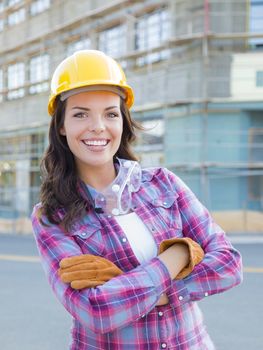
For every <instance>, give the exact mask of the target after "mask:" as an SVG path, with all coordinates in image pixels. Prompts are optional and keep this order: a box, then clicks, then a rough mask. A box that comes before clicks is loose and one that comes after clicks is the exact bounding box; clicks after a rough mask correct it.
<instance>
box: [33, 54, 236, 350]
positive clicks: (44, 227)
mask: <svg viewBox="0 0 263 350" xmlns="http://www.w3.org/2000/svg"><path fill="white" fill-rule="evenodd" d="M132 104H133V91H132V89H131V87H129V86H128V85H127V83H126V78H125V75H124V73H123V71H122V69H121V68H120V66H119V65H118V64H117V62H115V61H114V60H113V59H111V58H110V57H108V56H106V55H105V54H103V53H102V52H99V51H95V50H84V51H79V52H76V53H75V54H74V55H72V56H70V57H68V58H67V59H65V60H64V61H62V62H61V64H60V65H59V66H58V67H57V69H56V71H55V73H54V75H53V78H52V83H51V95H50V99H49V104H48V110H49V114H50V115H51V117H52V119H51V124H50V131H49V146H48V148H47V151H46V153H45V155H44V158H43V161H42V173H43V184H42V187H41V203H40V204H38V205H36V206H35V208H34V211H33V214H32V222H33V229H34V232H35V237H36V242H37V246H38V249H39V253H40V256H41V259H42V263H43V267H44V270H45V272H46V275H47V277H48V280H49V283H50V285H51V287H52V289H53V291H54V293H55V294H56V296H57V298H58V299H59V300H60V302H61V303H62V304H63V305H64V307H65V308H66V309H67V310H68V312H69V313H70V314H71V315H72V317H73V330H72V344H71V349H75V350H76V349H78V350H82V349H83V350H84V349H85V350H86V349H118V350H122V349H125V350H129V349H136V350H140V349H144V350H145V349H149V350H153V349H176V350H189V349H190V350H200V349H202V350H206V349H209V350H211V349H214V346H213V343H212V341H211V339H210V337H209V335H208V334H207V332H206V329H205V326H204V324H203V320H202V315H201V312H200V310H199V308H198V306H197V304H196V303H195V301H197V300H200V299H202V298H204V297H206V296H208V295H212V294H215V293H220V292H223V291H225V290H227V289H229V288H231V287H233V286H235V285H237V284H238V283H240V281H241V279H242V273H241V258H240V255H239V253H238V252H237V251H236V250H235V249H234V248H233V247H232V245H231V244H230V242H229V241H228V239H227V238H226V236H225V234H224V232H223V231H222V229H221V228H220V227H219V226H218V225H216V224H215V223H214V222H213V220H212V218H211V216H210V214H209V213H208V211H207V210H206V209H205V208H204V207H203V205H202V204H201V203H200V202H199V201H198V200H197V198H196V197H195V196H194V194H193V193H192V192H191V191H190V189H189V188H188V187H187V186H186V185H185V184H184V183H183V182H182V181H181V180H180V179H179V178H178V177H176V176H175V175H174V174H173V173H171V172H170V171H168V170H167V169H165V168H151V169H143V170H142V169H141V167H140V165H139V163H138V162H137V161H136V157H135V156H134V155H133V153H132V151H131V149H130V144H131V142H132V141H133V140H134V138H135V130H136V129H140V127H139V126H138V125H137V124H136V123H135V121H134V120H132V119H131V116H130V114H129V108H130V107H131V106H132Z"/></svg>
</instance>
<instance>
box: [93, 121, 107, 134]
mask: <svg viewBox="0 0 263 350" xmlns="http://www.w3.org/2000/svg"><path fill="white" fill-rule="evenodd" d="M104 130H105V125H104V123H103V120H102V119H101V118H96V119H95V120H92V122H91V123H90V125H89V131H91V132H95V133H96V134H100V133H101V132H103V131H104Z"/></svg>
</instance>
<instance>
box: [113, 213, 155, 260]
mask: <svg viewBox="0 0 263 350" xmlns="http://www.w3.org/2000/svg"><path fill="white" fill-rule="evenodd" d="M115 219H116V221H117V222H118V224H119V225H120V226H121V228H122V229H123V231H124V232H125V234H126V237H127V238H128V240H129V243H130V246H131V247H132V250H133V252H134V254H135V255H136V257H137V259H138V261H139V262H140V263H143V262H146V261H149V260H151V259H152V258H154V257H156V256H157V246H156V243H155V241H154V239H153V236H152V234H151V232H150V231H149V230H148V228H147V227H146V226H145V225H144V223H143V222H142V220H141V219H140V218H139V216H138V215H137V214H136V213H134V212H132V213H129V214H126V215H119V216H115Z"/></svg>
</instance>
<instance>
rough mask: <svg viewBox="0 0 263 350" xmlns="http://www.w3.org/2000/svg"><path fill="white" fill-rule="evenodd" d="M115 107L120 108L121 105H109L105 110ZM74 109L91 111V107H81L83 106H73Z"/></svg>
mask: <svg viewBox="0 0 263 350" xmlns="http://www.w3.org/2000/svg"><path fill="white" fill-rule="evenodd" d="M113 108H120V107H119V106H109V107H107V108H105V111H108V110H109V109H113ZM72 109H82V110H83V111H90V108H86V107H81V106H75V107H72Z"/></svg>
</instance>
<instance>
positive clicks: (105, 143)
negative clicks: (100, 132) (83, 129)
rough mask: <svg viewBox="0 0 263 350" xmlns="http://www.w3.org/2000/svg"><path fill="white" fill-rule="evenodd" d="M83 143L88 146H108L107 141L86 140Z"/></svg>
mask: <svg viewBox="0 0 263 350" xmlns="http://www.w3.org/2000/svg"><path fill="white" fill-rule="evenodd" d="M83 142H84V143H85V145H87V146H106V145H107V141H106V140H96V141H95V140H94V141H91V140H90V141H89V140H84V141H83Z"/></svg>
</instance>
